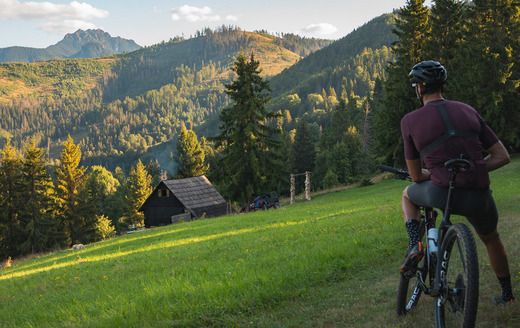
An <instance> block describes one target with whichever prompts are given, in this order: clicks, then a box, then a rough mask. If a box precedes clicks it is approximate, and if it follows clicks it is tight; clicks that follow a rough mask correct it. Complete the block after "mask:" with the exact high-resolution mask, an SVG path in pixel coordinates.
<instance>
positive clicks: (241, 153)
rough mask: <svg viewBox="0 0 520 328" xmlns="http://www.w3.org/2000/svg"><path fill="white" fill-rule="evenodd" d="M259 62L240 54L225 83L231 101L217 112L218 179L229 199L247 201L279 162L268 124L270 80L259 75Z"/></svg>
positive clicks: (271, 130) (275, 141)
mask: <svg viewBox="0 0 520 328" xmlns="http://www.w3.org/2000/svg"><path fill="white" fill-rule="evenodd" d="M259 65H260V63H259V62H258V61H256V60H255V59H254V57H253V55H251V57H250V59H249V60H247V58H246V57H245V56H243V55H239V56H238V57H237V59H236V61H235V63H234V65H233V68H232V70H233V71H234V72H235V73H236V74H237V78H236V79H235V80H234V81H233V82H232V83H231V84H229V85H226V93H227V94H228V95H229V97H230V98H231V101H232V104H231V106H229V107H226V108H224V109H223V110H222V112H221V113H220V121H221V124H220V135H219V136H218V137H217V138H216V145H217V147H221V148H222V151H221V161H220V165H219V166H220V168H219V169H222V170H224V172H225V174H223V175H221V176H224V177H225V179H223V181H220V185H222V186H223V188H224V190H225V193H226V195H227V196H229V197H230V198H231V199H233V200H235V201H238V202H240V203H241V204H243V205H244V204H247V202H248V201H249V200H250V198H251V196H252V195H253V194H254V193H258V192H260V191H261V190H262V189H263V188H266V186H267V185H269V182H270V180H271V179H273V177H272V176H269V173H270V172H273V171H274V170H273V168H274V167H276V166H277V165H280V164H279V161H277V159H276V158H275V156H274V155H273V154H275V153H276V152H275V151H273V150H274V149H275V148H276V147H278V146H279V138H277V137H276V136H277V131H276V130H274V129H273V128H272V127H270V126H269V124H268V118H269V117H270V116H271V115H269V114H268V112H267V110H266V108H265V105H266V103H267V101H268V100H269V91H270V90H269V84H268V83H267V81H265V80H264V79H263V78H262V77H261V76H260V70H259V68H258V67H259Z"/></svg>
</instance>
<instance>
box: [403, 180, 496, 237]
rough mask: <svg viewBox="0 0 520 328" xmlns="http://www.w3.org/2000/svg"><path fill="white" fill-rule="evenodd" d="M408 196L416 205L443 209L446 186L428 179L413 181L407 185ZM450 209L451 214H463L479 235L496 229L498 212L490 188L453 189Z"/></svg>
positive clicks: (446, 192) (446, 194)
mask: <svg viewBox="0 0 520 328" xmlns="http://www.w3.org/2000/svg"><path fill="white" fill-rule="evenodd" d="M408 197H409V198H410V200H411V201H412V203H414V204H416V205H419V206H425V207H433V208H438V209H442V210H444V207H445V206H446V198H447V197H448V188H447V187H439V186H437V185H435V184H433V183H432V182H431V181H430V180H428V181H423V182H420V183H414V184H412V185H410V186H409V187H408ZM451 209H452V211H451V212H452V213H453V214H457V215H462V216H465V217H466V218H467V219H468V221H469V222H470V223H471V225H473V227H474V228H475V230H476V231H477V233H479V234H480V235H487V234H490V233H492V232H494V231H496V229H497V223H498V212H497V207H496V205H495V200H494V199H493V195H492V194H491V189H455V190H453V194H452V199H451Z"/></svg>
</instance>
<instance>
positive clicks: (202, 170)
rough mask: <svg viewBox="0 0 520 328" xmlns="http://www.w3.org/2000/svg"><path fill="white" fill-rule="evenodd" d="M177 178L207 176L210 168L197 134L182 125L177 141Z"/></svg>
mask: <svg viewBox="0 0 520 328" xmlns="http://www.w3.org/2000/svg"><path fill="white" fill-rule="evenodd" d="M177 162H178V167H177V177H178V178H190V177H198V176H201V175H204V174H206V172H207V171H208V166H207V165H206V163H205V154H204V149H202V147H201V145H200V143H199V141H198V139H197V135H196V134H195V132H193V131H192V130H188V129H186V126H185V125H184V123H183V124H182V125H181V131H180V133H179V139H178V141H177Z"/></svg>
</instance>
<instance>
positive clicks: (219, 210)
mask: <svg viewBox="0 0 520 328" xmlns="http://www.w3.org/2000/svg"><path fill="white" fill-rule="evenodd" d="M193 211H194V212H195V214H196V215H197V217H201V216H203V215H204V213H206V215H205V216H206V217H208V218H209V217H215V216H220V215H226V214H227V204H226V203H222V204H217V205H211V206H205V207H199V208H195V209H193Z"/></svg>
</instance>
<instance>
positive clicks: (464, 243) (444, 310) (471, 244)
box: [435, 224, 479, 328]
mask: <svg viewBox="0 0 520 328" xmlns="http://www.w3.org/2000/svg"><path fill="white" fill-rule="evenodd" d="M441 256H442V258H441V261H440V263H439V265H441V273H440V279H441V281H442V289H441V293H440V295H439V296H438V297H437V298H436V299H435V320H436V323H437V327H438V328H444V327H447V326H448V327H475V321H476V319H477V309H478V288H479V272H478V257H477V248H476V246H475V240H474V238H473V235H472V234H471V232H470V230H469V229H468V227H467V226H466V225H464V224H455V225H452V226H451V227H450V228H449V229H448V231H447V232H446V237H445V238H444V241H443V242H442V246H441Z"/></svg>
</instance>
